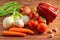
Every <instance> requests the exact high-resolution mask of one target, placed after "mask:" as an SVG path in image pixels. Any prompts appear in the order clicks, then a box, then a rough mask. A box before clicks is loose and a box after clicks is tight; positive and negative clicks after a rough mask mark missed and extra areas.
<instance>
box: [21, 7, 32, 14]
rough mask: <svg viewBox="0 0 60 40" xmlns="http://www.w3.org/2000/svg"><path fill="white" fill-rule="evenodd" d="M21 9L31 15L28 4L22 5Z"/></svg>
mask: <svg viewBox="0 0 60 40" xmlns="http://www.w3.org/2000/svg"><path fill="white" fill-rule="evenodd" d="M21 10H22V13H23V14H24V15H29V14H30V12H31V9H30V8H29V7H28V6H24V7H22V8H21Z"/></svg>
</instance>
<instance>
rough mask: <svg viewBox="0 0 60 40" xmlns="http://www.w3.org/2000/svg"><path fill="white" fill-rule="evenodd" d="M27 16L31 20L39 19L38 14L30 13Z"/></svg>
mask: <svg viewBox="0 0 60 40" xmlns="http://www.w3.org/2000/svg"><path fill="white" fill-rule="evenodd" d="M29 16H30V18H31V19H34V18H38V17H39V14H38V13H34V12H33V11H32V12H31V13H30V15H29Z"/></svg>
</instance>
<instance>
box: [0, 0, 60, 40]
mask: <svg viewBox="0 0 60 40" xmlns="http://www.w3.org/2000/svg"><path fill="white" fill-rule="evenodd" d="M9 1H18V2H20V3H22V4H23V5H27V6H30V7H31V8H32V7H34V6H37V5H38V4H39V2H45V3H51V4H53V5H54V6H56V7H57V8H59V10H60V0H0V6H1V5H3V4H4V3H6V2H9ZM4 18H5V17H0V40H60V12H59V14H58V16H57V17H56V19H55V20H54V22H52V23H51V24H50V25H48V27H50V28H53V27H57V28H58V31H57V33H54V34H55V37H54V38H48V37H47V35H45V34H42V35H27V36H26V37H4V36H1V32H2V31H3V27H2V21H3V19H4Z"/></svg>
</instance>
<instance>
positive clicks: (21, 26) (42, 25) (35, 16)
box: [0, 2, 58, 36]
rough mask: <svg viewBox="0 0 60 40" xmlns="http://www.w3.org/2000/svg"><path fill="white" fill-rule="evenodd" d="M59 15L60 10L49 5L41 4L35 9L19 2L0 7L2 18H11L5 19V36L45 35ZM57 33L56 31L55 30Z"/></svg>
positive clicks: (3, 33)
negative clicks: (49, 24) (36, 33)
mask: <svg viewBox="0 0 60 40" xmlns="http://www.w3.org/2000/svg"><path fill="white" fill-rule="evenodd" d="M57 13H58V9H57V8H55V7H54V6H53V5H51V4H49V3H39V5H38V6H37V7H35V8H33V9H31V8H30V7H28V6H23V5H22V4H20V3H18V2H8V3H6V4H4V5H3V6H1V7H0V16H6V15H7V14H11V16H9V17H6V18H4V20H3V28H5V29H8V30H7V31H3V32H2V35H5V36H26V34H31V35H33V34H35V32H34V30H36V31H37V32H38V33H44V32H46V31H47V30H48V29H49V28H48V26H47V24H48V23H51V22H53V20H54V19H55V18H56V16H57ZM55 31H56V30H55Z"/></svg>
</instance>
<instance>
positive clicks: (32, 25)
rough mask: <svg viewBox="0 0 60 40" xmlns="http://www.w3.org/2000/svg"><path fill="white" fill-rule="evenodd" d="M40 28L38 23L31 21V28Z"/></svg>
mask: <svg viewBox="0 0 60 40" xmlns="http://www.w3.org/2000/svg"><path fill="white" fill-rule="evenodd" d="M37 26H38V22H37V21H34V20H30V21H29V28H31V29H35V28H36V27H37Z"/></svg>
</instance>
